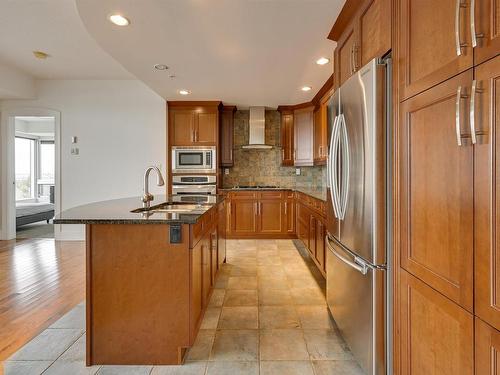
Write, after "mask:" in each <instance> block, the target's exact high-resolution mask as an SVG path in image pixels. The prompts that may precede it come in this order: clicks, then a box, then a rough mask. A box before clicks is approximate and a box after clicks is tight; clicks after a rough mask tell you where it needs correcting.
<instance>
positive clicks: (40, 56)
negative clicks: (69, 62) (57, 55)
mask: <svg viewBox="0 0 500 375" xmlns="http://www.w3.org/2000/svg"><path fill="white" fill-rule="evenodd" d="M33 55H34V56H35V57H36V58H37V59H40V60H45V59H46V58H47V57H49V56H50V55H49V54H48V53H45V52H42V51H33Z"/></svg>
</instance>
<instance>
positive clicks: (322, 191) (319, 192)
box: [219, 186, 327, 202]
mask: <svg viewBox="0 0 500 375" xmlns="http://www.w3.org/2000/svg"><path fill="white" fill-rule="evenodd" d="M219 190H220V191H245V190H249V191H251V190H258V191H269V190H283V191H299V192H301V193H304V194H307V195H309V196H311V197H313V198H316V199H319V200H322V201H325V202H326V200H327V199H326V188H318V187H308V186H296V187H293V188H286V187H283V188H255V189H252V188H244V189H241V188H222V189H219Z"/></svg>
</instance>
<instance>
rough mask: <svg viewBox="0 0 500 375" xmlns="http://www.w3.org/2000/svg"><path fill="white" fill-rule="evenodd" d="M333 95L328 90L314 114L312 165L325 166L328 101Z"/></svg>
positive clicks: (331, 91)
mask: <svg viewBox="0 0 500 375" xmlns="http://www.w3.org/2000/svg"><path fill="white" fill-rule="evenodd" d="M332 94H333V90H330V92H328V93H327V94H326V95H325V96H324V97H323V98H322V99H321V101H320V104H319V107H318V109H317V110H316V111H315V112H314V165H325V164H326V157H327V154H328V146H327V142H328V140H327V131H328V101H329V100H330V98H331V96H332Z"/></svg>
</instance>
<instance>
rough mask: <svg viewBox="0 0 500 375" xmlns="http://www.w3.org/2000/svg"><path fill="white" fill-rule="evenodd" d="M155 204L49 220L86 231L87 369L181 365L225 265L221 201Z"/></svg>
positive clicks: (113, 205) (94, 209) (116, 204)
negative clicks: (148, 206) (81, 226)
mask: <svg viewBox="0 0 500 375" xmlns="http://www.w3.org/2000/svg"><path fill="white" fill-rule="evenodd" d="M157 201H159V202H162V203H161V204H158V205H155V206H152V207H151V208H150V209H148V210H141V209H137V208H138V207H140V205H141V201H140V199H139V198H127V199H116V200H110V201H105V202H98V203H92V204H88V205H84V206H80V207H76V208H73V209H70V210H67V211H64V212H62V213H61V214H60V215H58V216H57V217H56V219H55V220H54V223H56V224H85V226H86V276H87V277H86V310H87V312H86V327H87V344H86V345H87V348H86V349H87V350H86V362H87V365H88V366H90V365H95V364H111V365H160V364H181V363H182V361H183V359H184V355H185V353H186V350H187V349H188V348H189V347H190V346H192V345H193V343H194V340H195V338H196V335H197V332H198V330H199V327H200V324H201V320H202V318H203V315H204V312H205V309H206V306H207V305H208V300H209V298H210V294H211V291H212V287H213V285H214V283H215V277H216V274H217V271H218V269H219V268H220V266H221V263H222V262H224V261H225V241H224V236H225V230H224V229H222V230H219V231H218V226H219V224H220V225H221V227H223V226H224V223H225V221H224V220H225V215H224V212H225V207H224V204H225V202H224V198H223V197H218V198H217V202H216V203H215V204H211V205H198V204H196V203H195V202H191V204H190V203H189V202H187V203H186V205H184V204H178V203H174V202H173V201H172V199H171V197H168V196H164V197H159V198H158V199H157ZM183 206H184V207H183ZM188 208H189V210H190V211H186V210H187V209H188ZM219 212H220V213H219Z"/></svg>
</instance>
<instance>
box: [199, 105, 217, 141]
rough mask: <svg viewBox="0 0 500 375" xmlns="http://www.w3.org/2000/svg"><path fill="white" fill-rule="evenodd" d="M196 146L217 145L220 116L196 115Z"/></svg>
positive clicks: (203, 113)
mask: <svg viewBox="0 0 500 375" xmlns="http://www.w3.org/2000/svg"><path fill="white" fill-rule="evenodd" d="M196 118H197V121H196V129H195V144H197V145H200V146H204V145H206V146H216V145H217V134H218V132H217V129H218V114H217V112H215V113H205V112H200V113H197V114H196Z"/></svg>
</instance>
